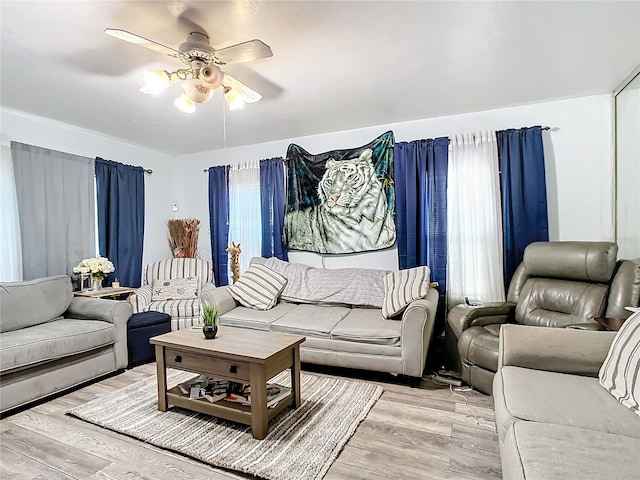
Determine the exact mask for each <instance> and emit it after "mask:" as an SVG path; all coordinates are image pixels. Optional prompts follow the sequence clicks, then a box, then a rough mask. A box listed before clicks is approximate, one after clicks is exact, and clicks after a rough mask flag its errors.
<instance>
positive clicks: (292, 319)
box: [271, 304, 350, 338]
mask: <svg viewBox="0 0 640 480" xmlns="http://www.w3.org/2000/svg"><path fill="white" fill-rule="evenodd" d="M349 312H350V309H348V308H345V307H327V306H318V305H307V304H300V305H296V306H295V308H293V309H292V310H290V311H289V312H287V313H285V314H284V315H283V316H282V317H280V318H279V319H278V320H276V321H275V322H273V323H272V324H271V330H273V331H275V332H283V333H293V334H296V335H309V336H313V337H324V338H329V337H330V336H331V330H333V329H334V328H335V326H336V325H337V324H338V322H339V321H340V320H342V319H343V318H344V317H346V316H347V314H348V313H349Z"/></svg>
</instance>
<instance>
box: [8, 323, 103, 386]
mask: <svg viewBox="0 0 640 480" xmlns="http://www.w3.org/2000/svg"><path fill="white" fill-rule="evenodd" d="M0 339H1V342H0V345H1V347H0V369H1V371H2V373H3V374H5V373H9V372H10V371H16V370H21V369H24V368H28V367H30V366H32V365H37V364H40V363H43V362H48V361H51V360H55V359H58V358H62V357H67V356H69V355H74V354H77V353H82V352H86V351H89V350H93V349H95V348H99V347H102V346H105V345H111V344H113V343H114V341H115V328H114V326H113V324H112V323H110V322H102V321H99V320H75V319H68V318H67V319H61V320H56V321H54V322H48V323H45V324H40V325H34V326H31V327H26V328H22V329H20V330H13V331H11V332H6V333H3V334H2V335H1V336H0Z"/></svg>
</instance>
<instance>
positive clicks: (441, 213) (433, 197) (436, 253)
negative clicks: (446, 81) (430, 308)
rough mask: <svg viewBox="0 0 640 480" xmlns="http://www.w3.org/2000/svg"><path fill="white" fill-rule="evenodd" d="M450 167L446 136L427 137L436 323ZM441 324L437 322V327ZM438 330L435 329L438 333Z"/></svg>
mask: <svg viewBox="0 0 640 480" xmlns="http://www.w3.org/2000/svg"><path fill="white" fill-rule="evenodd" d="M448 167H449V139H448V138H447V137H439V138H436V139H434V140H427V210H428V216H427V218H428V225H429V235H428V236H427V252H428V263H427V264H428V265H429V268H430V269H431V280H432V281H434V282H438V283H439V284H440V286H439V287H438V291H439V292H440V301H439V302H438V314H437V320H438V322H442V326H443V327H444V318H445V316H446V304H447V302H446V292H447V170H448ZM438 325H440V323H437V324H436V326H438ZM438 331H439V330H436V332H438Z"/></svg>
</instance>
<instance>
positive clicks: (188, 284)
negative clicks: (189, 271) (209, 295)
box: [151, 277, 200, 302]
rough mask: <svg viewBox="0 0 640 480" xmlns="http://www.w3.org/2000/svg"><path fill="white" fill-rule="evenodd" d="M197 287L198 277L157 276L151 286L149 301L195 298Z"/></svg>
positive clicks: (198, 285) (198, 287)
mask: <svg viewBox="0 0 640 480" xmlns="http://www.w3.org/2000/svg"><path fill="white" fill-rule="evenodd" d="M199 289H200V284H199V283H198V277H186V278H157V279H155V280H153V285H152V287H151V301H153V302H157V301H160V300H185V299H189V298H196V297H198V290H199Z"/></svg>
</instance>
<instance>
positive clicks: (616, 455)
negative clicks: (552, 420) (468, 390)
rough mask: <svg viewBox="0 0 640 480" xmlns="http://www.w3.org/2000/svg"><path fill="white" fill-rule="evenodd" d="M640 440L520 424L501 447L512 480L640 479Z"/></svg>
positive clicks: (504, 468) (505, 469)
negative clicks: (639, 475)
mask: <svg viewBox="0 0 640 480" xmlns="http://www.w3.org/2000/svg"><path fill="white" fill-rule="evenodd" d="M639 449H640V440H639V439H637V438H631V437H625V436H623V435H614V434H610V433H603V432H599V431H594V430H584V429H581V428H576V427H567V426H561V425H552V424H548V423H533V422H516V423H515V424H514V425H513V426H512V427H511V428H510V429H509V431H508V432H507V435H506V438H505V442H504V446H503V447H502V448H501V452H500V459H501V461H502V476H503V478H505V479H509V480H524V479H526V480H543V479H544V480H546V479H555V478H557V479H562V480H585V479H589V480H610V479H614V478H615V479H623V478H625V479H629V480H631V479H633V478H638V471H639V470H640V460H638V459H639V458H640V457H638V451H639Z"/></svg>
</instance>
